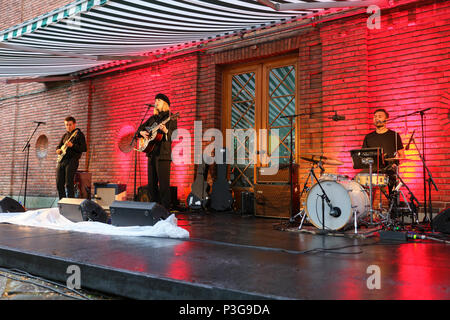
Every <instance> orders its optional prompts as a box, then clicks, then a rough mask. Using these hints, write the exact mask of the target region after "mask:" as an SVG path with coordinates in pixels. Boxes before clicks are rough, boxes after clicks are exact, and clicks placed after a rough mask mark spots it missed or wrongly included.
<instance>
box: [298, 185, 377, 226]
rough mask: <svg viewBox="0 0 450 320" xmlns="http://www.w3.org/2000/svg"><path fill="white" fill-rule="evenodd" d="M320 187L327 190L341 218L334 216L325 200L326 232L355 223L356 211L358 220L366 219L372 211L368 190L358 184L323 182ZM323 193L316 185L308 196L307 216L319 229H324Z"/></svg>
mask: <svg viewBox="0 0 450 320" xmlns="http://www.w3.org/2000/svg"><path fill="white" fill-rule="evenodd" d="M320 185H321V186H322V188H323V189H324V190H325V193H326V195H327V196H328V198H329V199H330V202H331V205H332V206H333V207H334V208H339V210H337V211H338V212H339V211H340V215H339V216H332V215H331V214H330V212H331V209H330V207H329V206H328V204H327V202H326V200H325V199H324V206H325V208H324V216H325V223H324V225H325V229H326V230H339V229H342V228H343V227H345V226H346V225H348V224H351V223H352V222H353V216H354V211H356V217H357V219H360V218H362V217H364V216H365V215H366V214H367V213H368V211H369V209H370V200H369V196H368V195H367V192H366V190H365V189H364V188H363V187H362V186H361V185H360V184H359V183H357V182H355V181H352V180H344V181H328V180H326V181H321V182H320ZM322 195H323V192H322V189H321V188H320V186H319V184H317V183H316V184H315V185H313V186H312V187H311V189H310V190H309V192H308V194H307V196H306V214H307V215H308V218H309V221H310V222H311V223H312V224H313V225H314V226H315V227H316V228H318V229H322V197H321V196H322Z"/></svg>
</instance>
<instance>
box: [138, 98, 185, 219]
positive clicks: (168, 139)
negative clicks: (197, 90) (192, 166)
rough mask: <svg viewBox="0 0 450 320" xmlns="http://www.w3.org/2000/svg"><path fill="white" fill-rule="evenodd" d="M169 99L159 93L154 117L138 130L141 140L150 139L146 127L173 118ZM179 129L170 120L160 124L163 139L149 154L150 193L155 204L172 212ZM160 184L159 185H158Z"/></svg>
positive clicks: (173, 120) (175, 121)
mask: <svg viewBox="0 0 450 320" xmlns="http://www.w3.org/2000/svg"><path fill="white" fill-rule="evenodd" d="M171 115H172V114H171V112H170V100H169V98H168V97H167V96H166V95H164V94H162V93H159V94H157V95H156V97H155V108H154V110H153V116H151V117H150V118H149V119H148V120H147V121H146V122H144V123H143V124H142V125H141V126H140V127H139V129H138V132H139V136H140V137H141V138H145V139H149V133H148V132H147V131H146V130H145V127H149V126H152V125H153V124H154V123H155V122H156V123H161V122H163V121H164V120H166V119H168V118H169V116H171ZM176 129H177V120H176V119H170V120H169V121H167V122H166V123H165V124H160V125H159V129H158V133H160V134H162V139H161V140H160V141H159V142H156V143H155V145H154V148H153V150H151V151H150V152H148V153H147V154H146V155H147V157H148V172H147V173H148V193H149V198H150V200H151V201H153V202H157V203H160V204H161V205H163V206H164V207H165V208H166V209H167V210H170V198H171V197H170V165H171V161H172V133H173V131H174V130H176ZM158 184H159V185H158Z"/></svg>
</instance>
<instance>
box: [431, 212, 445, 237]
mask: <svg viewBox="0 0 450 320" xmlns="http://www.w3.org/2000/svg"><path fill="white" fill-rule="evenodd" d="M431 226H432V229H433V230H434V231H438V232H442V233H446V234H450V208H448V209H446V210H444V211H442V212H440V213H439V214H438V215H437V216H436V217H434V218H433V220H431Z"/></svg>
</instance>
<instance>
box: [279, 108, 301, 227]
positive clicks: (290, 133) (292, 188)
mask: <svg viewBox="0 0 450 320" xmlns="http://www.w3.org/2000/svg"><path fill="white" fill-rule="evenodd" d="M298 116H300V114H293V115H289V116H281V117H280V118H289V125H290V131H289V139H290V140H289V147H290V154H289V187H290V194H291V195H290V196H291V198H290V199H291V201H290V206H289V217H290V219H291V221H292V220H293V217H294V211H293V210H292V209H293V208H292V206H293V202H294V186H293V183H294V182H293V177H292V176H293V174H294V168H293V162H294V159H293V154H292V147H293V145H292V142H293V141H292V131H293V130H294V127H293V119H294V118H297V117H298Z"/></svg>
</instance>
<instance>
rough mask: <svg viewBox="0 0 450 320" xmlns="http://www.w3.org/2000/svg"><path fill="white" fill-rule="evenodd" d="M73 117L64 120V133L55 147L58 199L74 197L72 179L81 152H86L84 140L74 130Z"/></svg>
mask: <svg viewBox="0 0 450 320" xmlns="http://www.w3.org/2000/svg"><path fill="white" fill-rule="evenodd" d="M76 123H77V122H76V120H75V118H74V117H71V116H69V117H67V118H65V119H64V126H65V127H66V131H67V132H66V133H65V134H64V135H63V136H62V138H61V141H60V142H59V144H58V146H57V147H56V154H57V155H58V164H57V166H56V187H57V189H58V196H59V199H62V198H65V197H66V190H65V188H67V197H68V198H74V197H75V187H74V178H75V173H76V172H77V169H78V164H79V160H80V158H81V155H82V154H83V152H86V150H87V147H86V138H85V137H84V134H83V132H81V130H80V129H78V128H76Z"/></svg>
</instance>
